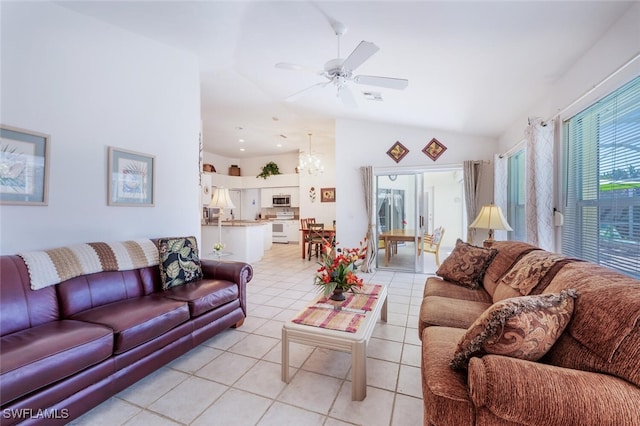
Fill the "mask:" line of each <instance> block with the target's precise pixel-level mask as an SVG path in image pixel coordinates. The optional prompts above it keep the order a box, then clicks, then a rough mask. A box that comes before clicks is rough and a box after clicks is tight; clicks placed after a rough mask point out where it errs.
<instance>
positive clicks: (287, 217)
mask: <svg viewBox="0 0 640 426" xmlns="http://www.w3.org/2000/svg"><path fill="white" fill-rule="evenodd" d="M294 219H295V215H294V213H293V212H292V211H282V212H276V218H275V220H274V221H273V224H272V225H271V228H272V229H271V230H272V233H273V239H272V241H273V242H274V243H279V244H289V233H288V232H287V228H290V224H291V221H292V220H294ZM290 231H292V230H290ZM296 232H297V230H296Z"/></svg>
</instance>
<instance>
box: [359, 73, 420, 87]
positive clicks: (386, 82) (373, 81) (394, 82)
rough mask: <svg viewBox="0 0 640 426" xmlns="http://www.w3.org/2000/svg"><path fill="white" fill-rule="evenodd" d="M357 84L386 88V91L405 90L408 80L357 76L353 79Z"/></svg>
mask: <svg viewBox="0 0 640 426" xmlns="http://www.w3.org/2000/svg"><path fill="white" fill-rule="evenodd" d="M353 81H355V82H356V83H358V84H367V85H369V86H379V87H386V88H388V89H398V90H402V89H406V88H407V85H408V84H409V80H406V79H404V78H391V77H376V76H373V75H357V76H355V77H354V78H353Z"/></svg>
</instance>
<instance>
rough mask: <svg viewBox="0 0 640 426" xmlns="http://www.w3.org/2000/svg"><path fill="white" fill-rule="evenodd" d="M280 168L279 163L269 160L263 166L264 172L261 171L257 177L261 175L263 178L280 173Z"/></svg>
mask: <svg viewBox="0 0 640 426" xmlns="http://www.w3.org/2000/svg"><path fill="white" fill-rule="evenodd" d="M279 174H281V173H280V169H278V165H277V164H276V163H274V162H273V161H269V162H268V163H267V164H266V165H265V166H264V167H263V168H262V173H260V174H259V175H258V176H256V177H257V178H259V177H261V178H262V179H266V178H268V177H269V176H271V175H279Z"/></svg>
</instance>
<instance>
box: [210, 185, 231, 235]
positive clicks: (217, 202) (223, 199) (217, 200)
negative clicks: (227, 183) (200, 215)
mask: <svg viewBox="0 0 640 426" xmlns="http://www.w3.org/2000/svg"><path fill="white" fill-rule="evenodd" d="M209 207H213V208H217V209H219V210H218V242H219V243H220V244H222V213H223V211H224V209H235V208H236V206H235V205H234V204H233V201H231V196H230V195H229V189H227V188H222V187H220V188H215V189H214V190H213V194H212V195H211V201H210V202H209Z"/></svg>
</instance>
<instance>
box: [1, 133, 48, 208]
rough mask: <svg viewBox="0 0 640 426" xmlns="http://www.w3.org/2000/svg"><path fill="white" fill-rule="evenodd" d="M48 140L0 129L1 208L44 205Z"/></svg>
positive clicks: (38, 136) (42, 135)
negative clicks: (17, 205)
mask: <svg viewBox="0 0 640 426" xmlns="http://www.w3.org/2000/svg"><path fill="white" fill-rule="evenodd" d="M49 142H50V136H49V135H45V134H42V133H37V132H32V131H30V130H24V129H19V128H17V127H10V126H5V125H0V204H21V205H40V206H46V205H47V195H48V186H47V185H48V182H47V179H48V174H49V149H50V147H49Z"/></svg>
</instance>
